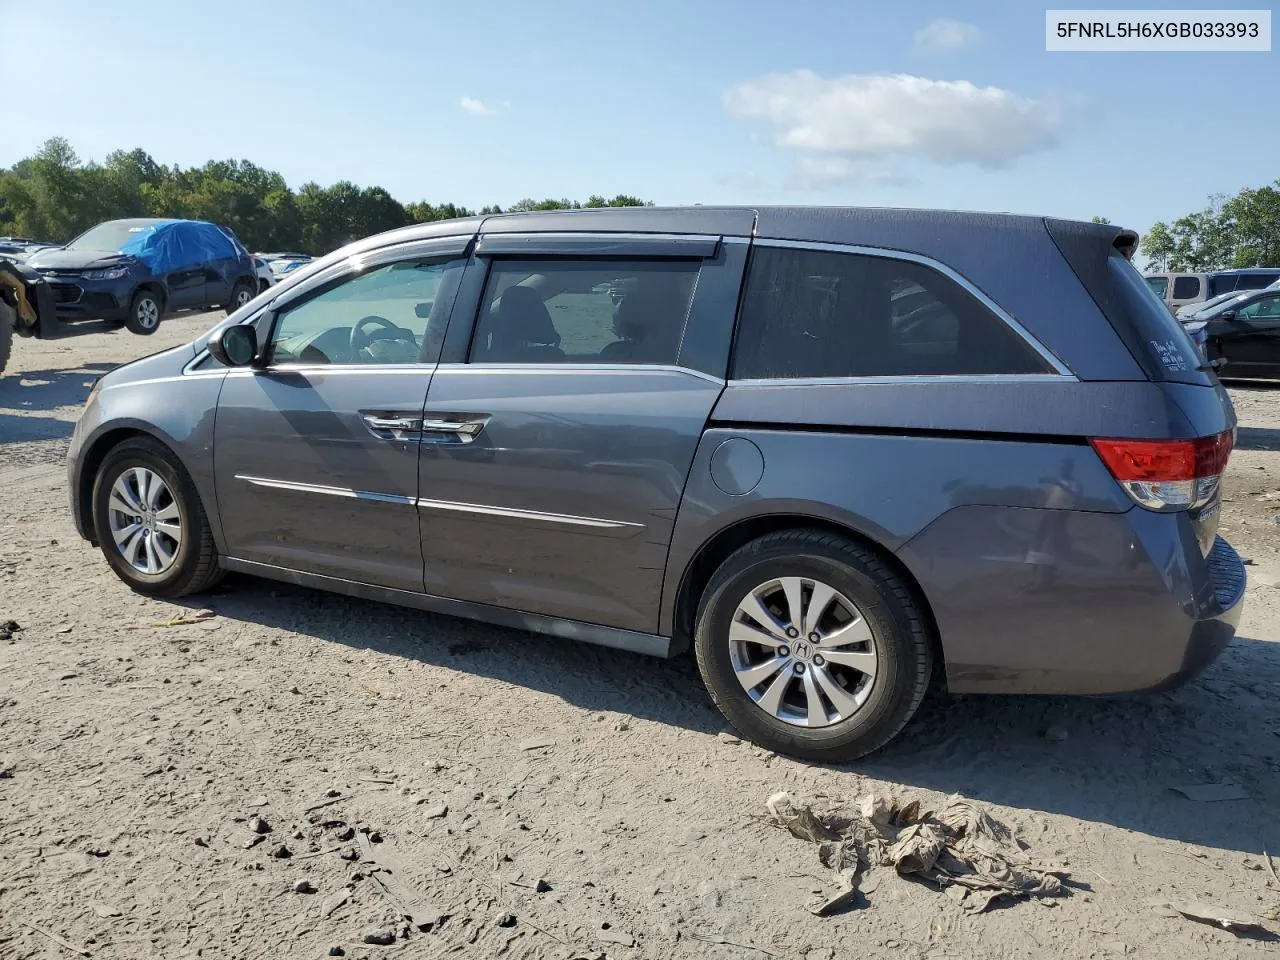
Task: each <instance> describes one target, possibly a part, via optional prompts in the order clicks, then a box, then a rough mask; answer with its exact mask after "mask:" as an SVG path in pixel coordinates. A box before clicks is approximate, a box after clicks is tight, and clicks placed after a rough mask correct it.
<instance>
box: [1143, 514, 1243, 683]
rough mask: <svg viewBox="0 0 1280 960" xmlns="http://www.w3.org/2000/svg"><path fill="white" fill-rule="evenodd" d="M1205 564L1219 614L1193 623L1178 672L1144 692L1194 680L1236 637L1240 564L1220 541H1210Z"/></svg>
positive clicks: (1240, 602) (1240, 604)
mask: <svg viewBox="0 0 1280 960" xmlns="http://www.w3.org/2000/svg"><path fill="white" fill-rule="evenodd" d="M1205 560H1206V562H1207V565H1208V568H1209V576H1210V579H1211V582H1212V584H1213V591H1214V595H1215V597H1216V599H1217V601H1218V604H1219V606H1220V607H1221V612H1220V613H1219V614H1217V615H1216V616H1213V617H1210V618H1209V619H1207V620H1198V621H1196V623H1195V625H1194V626H1193V627H1192V628H1191V635H1190V636H1189V637H1188V638H1187V648H1186V652H1185V654H1184V655H1183V660H1182V669H1180V670H1179V671H1178V672H1177V673H1175V674H1173V675H1172V676H1169V677H1166V678H1165V679H1164V680H1162V681H1161V682H1160V683H1158V684H1156V685H1155V686H1153V687H1150V688H1148V689H1150V690H1153V691H1158V690H1169V689H1172V688H1174V687H1179V686H1181V685H1182V684H1184V683H1186V682H1187V681H1188V680H1193V679H1195V678H1196V677H1198V676H1199V675H1200V674H1201V673H1203V672H1204V669H1205V668H1206V667H1207V666H1209V664H1211V663H1213V661H1215V660H1217V659H1218V657H1219V656H1221V654H1222V651H1223V650H1225V649H1226V648H1227V644H1229V643H1230V642H1231V640H1232V638H1233V637H1234V636H1235V635H1236V628H1237V627H1238V626H1239V625H1240V615H1241V614H1242V613H1244V588H1245V582H1246V574H1245V570H1244V561H1242V560H1241V559H1240V555H1239V554H1238V553H1236V551H1235V548H1234V547H1232V546H1231V544H1229V543H1227V541H1226V540H1224V539H1222V537H1218V538H1217V539H1216V540H1215V541H1214V543H1213V549H1211V550H1210V551H1209V556H1208V557H1206V558H1205Z"/></svg>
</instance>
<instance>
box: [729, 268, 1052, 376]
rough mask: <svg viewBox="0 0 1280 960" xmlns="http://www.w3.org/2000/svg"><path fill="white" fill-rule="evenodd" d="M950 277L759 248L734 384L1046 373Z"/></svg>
mask: <svg viewBox="0 0 1280 960" xmlns="http://www.w3.org/2000/svg"><path fill="white" fill-rule="evenodd" d="M1051 372H1052V370H1050V369H1049V367H1048V365H1047V364H1046V362H1045V361H1044V359H1043V358H1042V357H1041V356H1040V355H1039V354H1038V353H1036V351H1035V350H1034V349H1032V347H1031V346H1030V345H1029V344H1028V343H1027V342H1026V341H1025V340H1024V339H1023V338H1022V337H1021V336H1019V335H1018V333H1017V332H1015V331H1014V330H1013V329H1012V328H1011V327H1010V326H1009V325H1008V324H1007V323H1005V322H1004V321H1003V320H1002V319H1001V318H1000V317H998V316H996V315H995V314H994V313H992V312H991V311H990V310H989V309H988V308H987V307H986V306H985V305H984V304H983V303H982V302H981V301H980V300H978V298H977V297H975V296H973V294H971V293H970V292H969V291H967V290H966V289H965V288H964V287H962V286H961V285H960V284H959V283H957V282H956V281H955V280H953V279H951V278H950V277H948V276H946V275H945V274H943V273H941V272H940V271H938V270H935V269H933V268H932V267H930V266H927V265H925V264H921V263H917V262H914V261H910V260H899V259H893V258H890V257H880V256H871V255H866V254H854V253H839V252H833V251H826V250H806V249H803V248H791V247H770V246H758V247H756V248H755V249H754V250H753V252H752V255H751V262H750V265H749V267H748V272H747V285H746V292H745V295H744V297H743V305H742V310H741V313H740V316H739V322H738V332H737V336H736V338H735V349H734V358H733V365H732V376H733V377H734V378H736V379H794V378H837V377H892V376H972V375H978V376H981V375H994V374H1041V373H1051Z"/></svg>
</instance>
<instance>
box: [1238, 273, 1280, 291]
mask: <svg viewBox="0 0 1280 960" xmlns="http://www.w3.org/2000/svg"><path fill="white" fill-rule="evenodd" d="M1277 277H1280V273H1241V274H1238V279H1237V280H1236V289H1237V290H1261V289H1262V288H1263V287H1265V286H1269V285H1270V284H1272V283H1274V282H1275V280H1276V278H1277Z"/></svg>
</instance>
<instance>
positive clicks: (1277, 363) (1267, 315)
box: [1183, 286, 1280, 380]
mask: <svg viewBox="0 0 1280 960" xmlns="http://www.w3.org/2000/svg"><path fill="white" fill-rule="evenodd" d="M1183 326H1184V327H1185V328H1186V330H1187V333H1188V335H1190V336H1191V337H1192V339H1193V340H1197V341H1200V342H1201V343H1202V344H1203V351H1204V355H1205V357H1206V358H1207V359H1208V360H1209V361H1210V362H1212V363H1215V366H1216V368H1217V371H1218V375H1219V376H1221V377H1227V378H1250V379H1254V378H1257V379H1267V380H1274V379H1280V286H1272V287H1267V288H1264V289H1262V290H1257V291H1254V292H1253V293H1244V294H1235V295H1233V296H1232V297H1230V298H1229V299H1227V300H1225V301H1222V302H1220V303H1218V304H1217V305H1216V306H1214V307H1211V308H1209V309H1207V310H1202V311H1200V312H1199V313H1196V314H1193V315H1192V316H1190V317H1187V318H1185V319H1184V321H1183Z"/></svg>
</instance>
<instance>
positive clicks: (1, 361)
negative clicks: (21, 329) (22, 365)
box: [0, 300, 18, 373]
mask: <svg viewBox="0 0 1280 960" xmlns="http://www.w3.org/2000/svg"><path fill="white" fill-rule="evenodd" d="M17 322H18V312H17V311H16V310H14V309H13V308H12V307H11V306H9V305H8V304H7V303H5V302H4V301H3V300H0V373H4V368H5V367H7V366H8V365H9V353H10V351H12V350H13V331H14V327H15V326H16V324H17Z"/></svg>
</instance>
